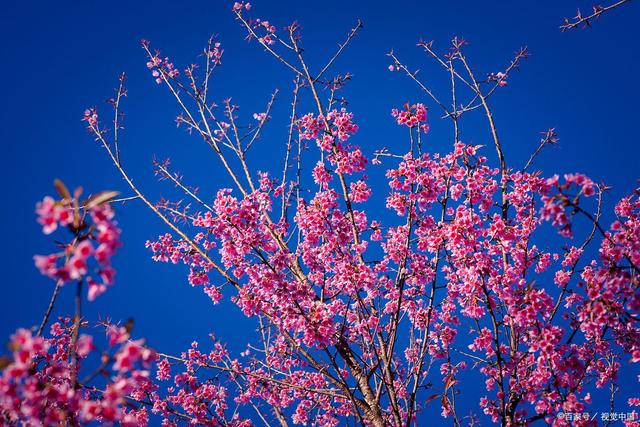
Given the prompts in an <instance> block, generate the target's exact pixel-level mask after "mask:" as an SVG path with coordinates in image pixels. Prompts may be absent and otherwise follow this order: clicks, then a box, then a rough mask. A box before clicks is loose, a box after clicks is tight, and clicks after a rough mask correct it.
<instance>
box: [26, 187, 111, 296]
mask: <svg viewBox="0 0 640 427" xmlns="http://www.w3.org/2000/svg"><path fill="white" fill-rule="evenodd" d="M36 213H37V214H38V223H40V224H42V225H43V232H44V233H45V234H50V233H52V232H53V231H54V230H56V229H57V228H58V226H64V227H66V228H67V229H68V231H69V232H70V235H71V237H72V239H71V241H70V242H69V243H66V244H64V245H63V249H62V250H61V251H59V252H55V253H52V254H49V255H35V256H34V257H33V258H34V262H35V265H36V267H37V268H38V270H39V271H40V273H42V274H43V275H45V276H47V277H50V278H51V279H54V280H56V281H59V282H61V283H64V282H68V281H71V280H86V282H87V284H88V286H89V292H88V299H89V300H90V301H92V300H94V299H95V298H96V297H97V296H98V295H100V294H102V293H104V292H105V291H106V289H107V286H108V285H111V284H113V282H114V277H115V270H114V268H113V267H112V265H111V258H112V257H113V255H114V254H115V252H116V250H117V249H118V247H119V246H120V244H121V243H120V230H119V229H118V227H117V223H116V222H115V220H114V219H113V218H114V212H113V210H112V209H111V206H110V205H109V204H108V203H106V202H104V203H99V204H94V205H91V206H90V207H88V208H84V209H82V210H81V209H80V207H79V205H78V202H77V201H75V200H72V199H66V198H65V199H62V200H61V201H55V200H54V199H53V198H51V197H49V196H47V197H45V198H44V199H43V201H42V202H40V203H38V204H37V206H36ZM92 260H93V261H95V268H94V270H93V272H94V273H95V274H91V273H90V264H91V261H92Z"/></svg>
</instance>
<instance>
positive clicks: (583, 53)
mask: <svg viewBox="0 0 640 427" xmlns="http://www.w3.org/2000/svg"><path fill="white" fill-rule="evenodd" d="M178 3H179V4H178ZM230 4H231V3H230V2H226V1H213V0H210V1H185V2H169V1H165V0H158V1H155V2H142V1H138V2H134V1H122V0H114V1H109V2H97V1H85V2H70V1H61V2H48V1H47V2H45V1H32V2H3V3H2V5H0V33H1V35H0V40H2V42H0V57H1V58H2V65H0V78H1V81H2V82H3V88H2V92H3V93H2V100H3V104H2V107H1V108H2V115H1V116H0V120H1V121H2V125H1V126H0V143H1V144H2V156H0V174H1V179H2V192H3V200H4V201H5V202H4V204H5V208H4V209H2V210H0V224H2V236H3V238H4V244H3V245H2V249H1V250H2V252H3V254H2V258H1V259H2V261H1V262H2V270H3V278H2V301H3V306H2V310H0V337H7V336H8V335H9V334H10V333H11V332H12V331H13V330H14V329H15V328H16V327H17V326H30V325H33V324H35V323H37V322H39V320H40V317H41V313H42V311H43V310H44V308H45V306H46V304H47V302H48V299H49V297H50V293H51V290H52V285H53V284H52V283H51V282H50V281H49V280H47V279H46V278H44V277H41V276H40V275H39V274H38V273H37V271H36V269H35V268H34V267H33V263H32V255H33V254H34V253H46V252H47V251H49V250H51V248H52V246H51V242H50V241H49V239H48V238H47V237H45V236H43V235H42V234H41V232H40V228H39V227H38V226H37V224H36V223H35V214H34V204H35V202H36V201H37V200H39V199H41V198H42V196H44V195H45V194H51V193H53V188H52V185H51V183H52V181H53V179H54V178H56V177H58V178H61V179H62V180H63V181H64V182H66V183H67V184H68V185H69V186H76V185H82V186H83V187H84V188H85V189H86V190H87V191H93V192H96V191H100V190H103V189H116V190H120V191H122V192H123V195H128V194H129V192H128V191H127V188H126V187H125V185H124V183H123V182H122V180H121V179H120V178H119V176H118V175H117V173H116V171H115V169H114V168H113V167H112V165H111V164H110V163H109V161H108V159H107V157H106V155H105V153H104V152H103V150H102V149H101V148H99V146H98V145H97V144H96V143H94V142H93V140H92V138H91V137H90V136H89V135H88V134H87V132H86V130H85V128H84V126H83V124H82V123H81V122H80V118H81V116H82V112H83V110H84V109H85V108H86V107H88V106H98V107H101V108H102V109H103V110H106V106H104V105H103V102H102V100H104V99H106V98H108V97H110V96H111V95H112V93H113V89H114V88H115V86H116V83H117V82H116V79H117V76H118V74H119V73H120V72H122V71H126V72H127V74H128V83H127V86H128V89H129V98H128V99H127V100H126V102H125V104H124V109H125V111H126V115H127V116H126V122H125V124H126V131H125V133H124V136H123V140H122V151H123V159H124V163H125V166H126V167H128V169H129V170H130V171H131V173H132V175H133V176H134V179H135V181H136V183H137V184H138V185H140V187H141V188H143V189H144V190H145V192H147V193H148V194H149V195H150V196H151V197H152V198H156V199H157V198H159V197H161V196H169V195H171V194H174V193H173V192H172V189H171V187H169V186H167V185H166V184H165V183H158V182H157V181H156V179H155V178H154V176H153V168H152V166H151V160H152V158H153V156H157V157H159V158H165V157H171V158H172V161H173V164H174V166H175V167H176V169H178V170H179V171H181V172H183V173H184V175H185V178H186V179H187V181H188V182H189V183H191V184H193V185H198V186H200V187H201V188H202V191H203V194H208V195H210V196H211V195H213V194H214V192H215V190H216V189H217V188H219V187H220V186H224V185H226V184H227V183H226V178H225V177H224V176H223V174H222V173H221V171H220V170H219V166H218V164H217V163H216V161H215V159H214V158H213V155H212V153H210V152H209V151H207V150H206V148H205V147H204V145H203V144H202V143H201V141H199V140H198V139H197V138H195V137H193V136H189V135H187V134H186V133H185V132H184V131H183V130H182V129H176V127H175V124H174V119H175V116H176V114H177V112H178V110H177V107H176V105H175V104H174V103H173V101H172V99H171V98H170V96H169V94H168V93H167V92H166V91H165V90H163V88H161V87H158V86H157V85H156V84H155V83H154V81H153V79H152V78H151V76H150V75H149V73H148V70H147V69H146V67H145V57H144V52H143V51H142V50H141V49H140V47H139V40H140V39H142V38H145V39H148V40H150V41H151V42H152V44H153V46H155V47H157V48H160V49H161V50H162V52H163V54H165V55H168V56H170V58H171V59H172V60H173V61H174V62H175V63H176V64H177V65H178V64H180V65H181V66H182V65H184V64H187V63H190V62H192V61H193V59H194V58H195V57H196V55H197V54H198V53H199V52H200V51H201V49H202V48H203V47H204V45H205V43H206V40H207V38H208V36H209V35H211V34H214V35H217V38H218V39H219V40H220V41H221V42H222V43H223V46H224V48H225V57H224V66H223V68H222V69H221V72H220V74H219V76H218V78H217V79H216V80H215V83H214V86H213V93H214V95H213V96H214V97H215V98H217V99H219V100H220V101H222V100H223V99H225V98H228V97H233V100H234V103H236V104H239V105H240V106H241V113H244V114H246V117H247V119H249V118H250V116H251V114H252V113H253V112H255V111H263V110H264V105H265V103H266V101H267V100H268V97H269V95H270V93H271V92H272V91H273V90H274V89H275V88H279V89H280V90H281V94H282V97H281V98H280V99H279V100H278V101H277V103H276V107H275V109H274V114H273V115H274V121H273V124H272V125H271V128H270V130H269V131H268V132H267V133H266V134H265V137H264V138H263V140H262V141H261V142H260V144H261V146H260V147H259V148H258V149H257V153H258V155H256V157H255V158H254V159H252V162H254V163H252V164H253V165H254V168H255V169H262V170H267V169H269V168H271V167H273V166H274V165H275V167H276V169H275V170H276V171H279V170H280V161H281V160H280V157H281V156H280V154H281V152H282V151H281V150H282V147H283V144H284V141H285V139H284V138H285V134H286V129H285V123H286V117H287V114H288V109H287V105H288V103H289V100H288V98H287V97H288V94H289V90H290V86H291V85H290V81H291V76H290V75H289V74H288V72H287V71H286V70H285V69H284V68H283V67H282V66H281V65H280V64H278V63H277V62H276V61H274V60H273V59H272V58H270V57H268V56H267V55H266V54H265V53H264V52H263V51H262V49H261V48H259V47H258V45H257V44H256V43H247V42H246V41H245V40H244V35H245V34H244V32H243V30H242V29H241V28H240V27H239V25H238V24H237V22H236V21H234V19H233V16H232V14H231V12H230ZM578 6H579V7H582V8H583V9H588V8H590V6H591V4H590V3H589V2H586V1H581V0H573V1H564V2H557V1H551V0H546V1H537V2H513V1H494V2H477V1H463V0H461V1H456V2H448V1H405V2H403V5H402V6H401V7H400V6H397V5H396V2H381V1H360V2H356V1H344V0H342V1H334V0H326V1H323V2H321V3H315V4H314V3H310V2H303V1H273V2H266V1H259V0H258V1H256V2H254V9H253V10H252V15H253V16H256V17H264V18H268V19H270V20H272V21H274V23H275V24H277V25H278V26H283V25H286V24H288V23H290V22H291V21H292V20H294V19H297V20H298V21H299V22H300V24H301V25H302V26H303V34H304V37H305V43H304V46H305V49H306V52H307V55H308V58H309V59H310V61H311V62H312V64H314V65H315V67H320V66H322V65H323V63H324V60H325V58H327V57H328V56H329V55H330V54H331V53H332V52H333V51H334V49H335V46H336V43H337V42H339V41H342V40H343V38H344V36H345V35H346V33H347V31H348V30H349V29H350V28H352V26H353V25H354V23H355V22H356V20H357V19H358V18H360V19H362V20H363V21H364V29H363V31H361V33H360V34H359V35H358V37H357V38H356V39H355V40H354V42H353V44H352V45H351V47H350V49H349V50H348V51H346V52H345V54H344V55H343V56H342V57H341V58H340V60H339V61H338V62H337V63H336V69H335V70H336V71H337V72H345V71H350V72H351V73H352V74H353V76H354V79H353V81H352V82H351V83H350V84H349V85H348V87H347V89H346V91H345V92H344V95H345V96H346V97H347V98H348V99H349V101H350V109H351V110H352V111H353V112H354V113H355V115H356V121H357V122H358V124H359V125H360V128H361V131H360V133H359V134H358V137H357V138H358V140H357V141H356V142H357V143H358V144H360V145H361V146H363V147H365V150H366V151H367V152H368V153H370V152H371V151H373V149H375V148H380V147H383V146H386V147H389V148H394V147H399V146H400V144H401V143H403V142H400V141H401V138H400V134H399V131H398V130H397V129H396V128H395V127H394V125H393V122H392V120H391V118H390V115H389V111H390V109H391V108H394V107H397V106H400V105H402V104H404V103H405V102H407V101H411V102H426V103H427V104H428V105H431V104H430V101H429V100H428V99H426V98H425V97H424V96H423V94H421V93H420V92H419V91H418V90H417V88H416V87H414V85H413V84H411V82H409V81H408V80H407V79H405V78H402V77H401V76H400V75H399V74H397V73H394V74H392V73H390V72H389V71H388V70H387V66H388V65H389V64H390V62H389V59H388V58H387V57H386V56H385V53H387V52H388V51H389V50H390V49H394V50H395V52H396V53H397V54H398V55H399V56H400V57H401V58H403V60H404V61H405V62H406V63H408V64H411V67H412V68H420V69H421V73H420V76H421V78H422V79H423V80H425V81H428V82H431V87H432V88H433V89H434V90H435V91H436V92H439V93H441V94H442V96H443V97H446V96H447V92H446V90H447V87H446V86H445V85H444V83H445V82H446V79H444V80H443V74H442V72H441V70H440V69H438V67H437V66H436V65H434V64H433V62H431V61H430V60H429V59H428V58H427V57H426V56H425V55H424V54H423V53H422V52H421V51H420V50H419V49H417V48H416V47H415V43H416V41H418V39H420V38H424V39H425V40H435V42H436V44H435V46H436V48H440V49H445V48H446V47H447V44H448V41H449V40H450V39H451V38H452V37H453V36H455V35H457V36H461V37H463V38H465V39H467V40H468V41H469V42H470V45H469V47H468V50H467V52H468V56H469V58H470V60H471V61H472V63H473V64H474V65H475V68H476V70H477V72H478V74H479V75H486V73H489V72H497V71H500V70H502V69H503V68H504V66H505V65H506V64H507V63H508V61H509V60H510V59H511V56H512V53H513V51H515V50H516V49H518V48H519V47H520V46H524V45H526V46H528V47H529V50H530V52H531V58H530V59H529V60H528V61H527V62H525V63H524V65H523V66H522V68H521V70H520V72H517V73H514V74H513V75H512V76H511V77H510V79H509V85H508V86H507V87H506V88H504V89H503V90H501V91H500V93H498V94H497V95H495V96H494V98H493V106H494V109H495V114H496V122H497V126H498V130H499V132H500V134H501V138H502V140H503V144H504V146H505V155H506V157H507V161H508V162H509V163H510V164H512V165H515V166H518V165H522V164H523V163H524V162H525V161H526V159H527V158H528V155H529V153H530V152H531V150H533V148H534V147H535V144H536V142H537V141H538V139H539V132H541V131H543V130H545V129H547V128H550V127H556V129H557V131H558V133H559V135H560V146H559V147H557V148H554V149H551V150H548V151H546V152H544V153H543V154H542V155H541V156H540V161H539V162H538V163H537V166H538V167H539V168H540V169H542V170H543V171H545V172H547V173H556V172H557V173H565V172H575V171H581V172H584V173H586V174H588V175H589V176H591V177H592V178H593V179H595V180H596V181H605V182H606V183H607V184H609V185H611V186H612V191H611V192H610V194H609V196H608V197H607V199H606V201H607V202H608V203H609V204H612V203H613V202H614V201H615V200H616V199H618V198H619V197H620V196H622V195H624V194H625V193H627V192H629V191H630V190H631V189H632V188H633V186H634V185H635V183H636V179H637V178H638V167H637V159H638V154H640V148H638V143H637V137H636V134H635V127H636V123H637V116H638V107H637V99H639V95H640V90H639V89H638V84H637V81H636V76H637V75H638V68H639V64H640V57H639V55H638V49H637V45H636V44H635V42H634V40H639V39H640V34H639V29H638V25H637V17H638V12H640V5H638V4H636V3H631V4H629V5H628V6H625V7H624V8H622V9H620V10H616V11H613V12H612V13H611V14H609V15H607V16H605V17H603V18H602V19H601V20H599V21H598V22H596V24H595V26H594V27H593V28H592V29H590V30H586V31H585V30H579V31H572V32H568V33H561V32H560V31H559V30H558V25H559V24H560V23H561V20H562V18H563V17H564V16H570V15H572V14H574V13H575V9H576V8H577V7H578ZM445 77H446V76H445ZM431 111H432V112H434V113H435V112H436V111H437V110H436V109H435V108H432V109H431ZM431 117H432V121H431V126H432V133H431V135H430V136H429V138H428V140H427V149H428V150H433V151H444V150H447V149H448V148H449V146H450V138H449V135H450V132H449V127H448V126H449V124H448V123H446V122H445V121H444V120H438V119H437V114H432V116H431ZM482 119H483V118H482V116H480V115H479V114H477V115H475V116H470V118H469V123H468V127H467V128H466V130H463V132H462V139H463V140H464V141H465V142H472V143H476V144H488V143H489V139H488V134H487V133H486V129H485V128H484V127H483V123H482ZM487 154H488V155H490V156H491V155H493V153H492V152H490V151H487ZM118 218H119V222H120V226H121V228H122V230H123V240H124V243H125V246H124V247H123V248H122V249H121V251H120V252H119V254H118V256H117V257H116V260H115V266H116V268H117V270H118V276H117V283H116V285H115V286H114V287H113V288H111V289H109V291H108V292H107V293H106V294H105V295H104V296H102V297H100V298H99V299H98V300H97V301H96V302H94V303H92V304H90V305H89V306H88V307H87V308H86V310H87V315H88V316H93V318H97V317H98V316H102V317H104V316H106V315H108V314H109V315H111V316H112V317H113V318H114V319H126V318H128V317H131V316H132V317H134V318H135V320H136V327H135V334H136V335H138V336H145V337H147V339H148V341H149V343H150V344H151V345H152V346H154V347H156V348H161V349H163V350H166V351H167V352H170V353H177V352H178V351H180V350H181V349H184V348H186V347H187V346H188V345H189V344H190V342H191V341H192V340H193V339H194V338H198V339H200V340H204V339H205V338H206V336H207V334H208V333H209V332H211V331H216V333H217V334H218V335H219V336H220V337H221V338H222V339H224V340H226V341H229V343H230V346H231V348H232V349H236V350H237V349H242V348H243V345H244V343H245V342H246V341H247V338H248V337H245V336H243V331H244V330H248V331H250V330H251V328H250V326H251V325H252V324H253V323H252V322H251V321H249V320H247V319H245V318H244V317H242V316H241V315H238V314H237V313H236V311H234V310H233V309H232V308H231V307H230V305H228V304H222V305H221V306H219V307H215V308H212V307H211V304H210V301H209V300H208V298H207V297H206V296H205V295H204V294H203V293H202V292H201V290H200V289H193V288H190V287H189V286H188V285H187V283H186V272H185V271H184V270H183V269H181V268H179V267H175V266H171V265H160V264H156V263H153V262H152V261H151V260H150V257H149V253H148V252H147V250H146V249H145V248H144V242H145V241H146V240H147V239H153V238H154V237H155V236H157V234H159V233H161V232H164V231H165V230H164V228H163V227H162V225H161V224H160V222H159V220H157V219H156V218H154V217H153V216H152V215H151V213H150V212H149V211H148V210H147V209H146V208H145V207H143V206H142V205H141V204H139V203H136V202H132V203H129V204H127V205H125V206H121V207H119V208H118ZM72 293H73V290H72V289H71V287H68V288H65V289H63V292H62V295H61V298H60V301H61V303H60V304H59V305H58V306H57V307H56V310H57V311H56V312H57V313H62V312H64V311H65V310H70V307H71V304H70V301H71V299H72ZM64 301H68V302H69V303H65V302H64ZM249 333H250V332H249Z"/></svg>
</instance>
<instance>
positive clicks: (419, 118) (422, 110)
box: [391, 103, 429, 133]
mask: <svg viewBox="0 0 640 427" xmlns="http://www.w3.org/2000/svg"><path fill="white" fill-rule="evenodd" d="M391 116H392V117H394V118H395V119H396V122H397V123H398V124H399V125H400V126H407V127H409V128H414V127H418V126H419V127H420V129H421V130H422V131H423V132H425V133H426V132H428V131H429V125H428V124H427V107H426V106H425V105H424V104H420V103H418V104H413V105H409V104H406V105H405V106H404V109H402V110H398V109H396V108H394V109H393V110H391Z"/></svg>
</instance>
